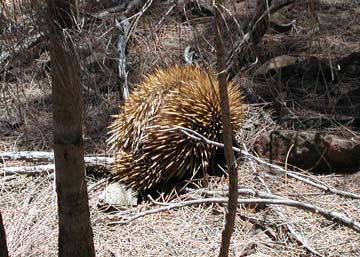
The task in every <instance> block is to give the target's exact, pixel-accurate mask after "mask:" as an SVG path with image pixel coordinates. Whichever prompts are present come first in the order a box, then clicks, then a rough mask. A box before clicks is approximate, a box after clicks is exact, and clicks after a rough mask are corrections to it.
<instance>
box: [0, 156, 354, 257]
mask: <svg viewBox="0 0 360 257" xmlns="http://www.w3.org/2000/svg"><path fill="white" fill-rule="evenodd" d="M256 169H257V171H258V172H259V173H260V174H261V175H262V176H263V177H264V178H265V180H266V182H267V184H268V186H270V187H271V188H272V189H273V193H274V194H277V195H281V196H283V197H288V198H292V199H298V200H300V201H304V202H308V203H312V204H315V205H317V206H321V207H324V208H328V209H331V210H334V211H338V212H342V213H344V214H346V215H348V216H349V217H351V218H353V219H355V220H360V201H359V200H353V199H344V198H342V197H339V196H335V195H329V194H326V193H324V192H321V191H319V190H316V189H314V188H312V187H310V186H307V185H304V184H303V183H301V182H298V181H295V180H293V179H290V178H286V177H283V176H271V177H270V176H269V173H267V169H266V168H264V167H261V166H256ZM250 170H251V169H250V167H249V163H247V162H246V163H243V165H242V166H241V170H239V174H240V176H239V178H240V185H242V186H243V187H244V185H246V186H245V187H246V188H257V189H259V190H263V188H262V186H261V185H260V183H259V182H258V181H257V180H256V179H255V178H254V174H253V173H252V172H251V171H250ZM266 174H267V176H266ZM2 179H4V178H2ZM316 179H318V180H321V181H322V182H323V183H326V184H327V185H329V186H333V187H336V188H338V189H346V190H349V191H353V192H356V193H360V179H359V177H358V178H357V179H354V180H353V181H350V180H348V181H346V178H345V177H341V176H335V175H331V176H330V175H328V176H322V177H319V176H317V177H316ZM92 183H94V182H89V184H90V185H91V184H92ZM226 184H227V183H225V181H217V182H213V183H211V184H210V186H209V188H212V189H215V188H218V189H221V188H223V187H224V186H225V187H226ZM100 193H101V189H98V190H95V191H90V209H91V219H92V225H93V230H94V239H95V248H96V251H97V256H114V255H112V254H115V256H215V255H216V254H217V253H218V249H219V243H220V238H221V231H222V228H223V222H224V211H225V208H224V206H221V205H219V204H208V205H199V206H191V207H183V208H179V209H176V210H171V211H167V212H161V213H157V214H152V215H148V216H144V217H142V218H139V219H137V220H135V221H133V222H131V223H129V224H126V225H110V223H111V222H113V221H116V220H123V219H125V218H127V217H128V216H129V215H130V214H132V215H134V214H135V213H137V212H140V211H143V210H145V209H152V208H158V207H159V206H154V205H153V204H152V203H150V202H146V203H143V204H141V205H139V206H136V207H123V208H121V209H120V210H119V211H118V212H113V213H106V212H103V211H100V210H99V209H98V208H97V203H98V196H99V194H100ZM202 197H203V195H201V193H200V191H192V192H189V193H186V194H183V195H181V196H178V197H173V199H172V202H178V201H185V200H186V199H194V198H202ZM0 199H1V200H0V205H1V206H2V214H3V217H4V223H5V228H6V232H7V235H8V244H9V249H10V253H11V256H56V254H57V241H56V240H57V239H56V238H57V217H56V216H57V215H56V210H57V209H56V199H55V191H54V183H53V176H52V175H48V176H41V177H24V176H15V177H14V178H13V179H12V180H7V181H6V182H5V183H3V186H2V188H1V197H0ZM159 201H161V199H159ZM282 211H283V213H284V215H285V217H286V220H284V219H282V218H280V217H279V216H278V215H277V214H276V212H274V210H273V209H272V207H271V206H266V207H265V206H240V207H239V211H238V217H237V220H236V227H235V232H234V236H233V239H232V245H231V256H239V254H240V253H241V252H243V251H244V249H245V248H249V247H250V248H253V251H254V252H257V253H264V254H268V255H269V256H304V255H307V251H306V250H305V249H304V248H303V247H302V246H301V245H299V244H298V243H297V242H296V241H294V240H293V238H292V236H291V235H290V234H289V232H288V231H287V230H286V229H285V228H284V227H283V225H284V224H291V225H293V226H294V227H295V228H296V229H297V230H298V231H299V233H300V234H301V235H302V236H303V238H304V239H306V241H307V242H308V244H309V245H310V246H311V247H313V248H314V249H315V250H317V251H318V252H320V253H321V254H322V255H323V256H358V255H359V254H360V248H359V246H360V236H359V235H358V234H356V233H355V232H354V231H352V230H350V229H349V228H345V227H343V226H340V225H337V224H336V223H333V222H331V221H328V220H326V219H324V218H322V217H321V216H318V215H315V214H310V213H307V212H304V211H301V210H298V209H295V208H282Z"/></svg>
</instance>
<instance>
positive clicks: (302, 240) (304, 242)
mask: <svg viewBox="0 0 360 257" xmlns="http://www.w3.org/2000/svg"><path fill="white" fill-rule="evenodd" d="M243 149H244V151H245V152H247V153H248V154H249V152H248V150H247V147H246V145H245V144H243ZM248 160H249V163H250V165H251V167H252V170H253V172H254V174H255V176H256V178H257V179H258V180H259V181H260V183H261V184H262V185H263V186H264V187H265V189H266V191H267V193H268V194H270V195H271V194H272V192H271V190H270V188H269V186H268V185H267V184H266V182H265V180H264V179H263V178H262V177H261V176H260V175H259V173H258V172H257V171H256V169H255V166H254V163H253V160H252V159H251V158H249V157H248ZM268 194H267V195H268ZM260 197H261V196H260ZM274 211H275V212H276V213H277V215H278V216H279V217H281V218H282V220H283V221H284V224H285V226H286V228H287V230H288V231H289V232H290V234H291V235H292V236H293V237H294V238H295V240H296V241H298V242H299V243H300V244H301V245H302V246H304V247H305V248H306V249H307V250H308V251H309V252H311V253H313V254H315V255H317V256H322V255H321V254H320V253H319V252H317V251H316V250H315V249H313V248H312V247H311V246H309V244H308V243H307V240H306V239H305V238H303V237H302V236H301V235H300V234H299V233H298V232H297V230H296V229H295V228H294V227H293V226H292V225H291V224H288V223H286V222H285V221H286V217H285V215H284V213H283V211H282V209H281V207H278V206H274Z"/></svg>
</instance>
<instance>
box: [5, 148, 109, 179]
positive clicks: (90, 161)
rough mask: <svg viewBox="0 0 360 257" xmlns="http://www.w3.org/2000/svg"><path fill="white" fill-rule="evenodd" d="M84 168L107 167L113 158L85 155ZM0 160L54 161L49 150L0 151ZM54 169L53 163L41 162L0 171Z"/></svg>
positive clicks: (35, 172)
mask: <svg viewBox="0 0 360 257" xmlns="http://www.w3.org/2000/svg"><path fill="white" fill-rule="evenodd" d="M84 160H85V167H86V168H92V169H93V168H99V167H100V168H105V169H108V168H109V167H110V166H111V164H112V163H114V158H112V157H103V156H99V157H93V156H85V158H84ZM0 161H2V162H5V161H26V162H32V163H36V162H54V154H53V153H51V152H41V151H33V152H31V151H23V152H2V153H0ZM54 169H55V166H54V164H41V165H33V166H16V167H3V168H0V173H2V174H6V175H14V174H17V175H42V174H46V173H52V172H53V171H54Z"/></svg>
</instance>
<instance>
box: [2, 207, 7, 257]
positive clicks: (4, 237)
mask: <svg viewBox="0 0 360 257" xmlns="http://www.w3.org/2000/svg"><path fill="white" fill-rule="evenodd" d="M0 257H9V253H8V249H7V244H6V234H5V227H4V223H3V220H2V216H1V212H0Z"/></svg>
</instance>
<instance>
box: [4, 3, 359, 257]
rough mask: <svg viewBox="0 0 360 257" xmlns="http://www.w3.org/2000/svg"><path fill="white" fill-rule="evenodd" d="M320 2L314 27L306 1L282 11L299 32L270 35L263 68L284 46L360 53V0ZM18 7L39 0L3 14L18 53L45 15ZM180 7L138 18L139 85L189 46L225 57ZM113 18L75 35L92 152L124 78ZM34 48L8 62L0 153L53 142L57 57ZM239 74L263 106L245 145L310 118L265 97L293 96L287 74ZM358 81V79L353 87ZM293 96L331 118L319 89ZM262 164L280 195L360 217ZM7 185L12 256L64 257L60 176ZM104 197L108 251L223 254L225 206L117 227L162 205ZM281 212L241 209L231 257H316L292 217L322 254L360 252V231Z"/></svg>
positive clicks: (102, 241) (350, 203)
mask: <svg viewBox="0 0 360 257" xmlns="http://www.w3.org/2000/svg"><path fill="white" fill-rule="evenodd" d="M84 2H87V1H84ZM89 2H90V1H89ZM93 2H94V1H93ZM252 2H255V1H248V0H246V1H243V2H240V3H236V5H233V4H229V3H227V4H228V6H227V7H228V8H229V11H230V12H231V13H233V14H234V16H236V17H239V18H240V19H239V20H241V21H242V19H244V20H246V17H245V16H247V15H248V14H249V13H250V12H251V10H252V8H253V6H252ZM321 2H322V4H320V5H319V6H318V8H317V10H316V11H317V14H318V16H319V18H320V20H321V21H322V22H321V24H320V31H319V32H317V33H308V32H309V31H311V29H312V27H313V26H314V23H313V20H312V16H311V14H310V13H309V11H308V9H307V7H306V6H301V4H299V5H298V6H296V7H294V9H288V10H285V11H284V12H282V14H281V17H282V18H284V19H285V20H291V19H295V18H296V19H297V22H296V24H297V26H296V29H295V30H294V31H291V32H289V33H288V34H267V35H265V37H264V40H263V42H262V43H261V44H260V45H259V47H258V49H256V51H258V52H257V53H258V56H259V60H260V63H259V66H260V65H261V64H263V63H264V62H265V61H267V60H269V59H270V58H272V57H275V56H278V55H283V54H295V55H299V56H303V57H309V56H317V57H326V58H337V57H342V56H345V55H347V54H349V53H350V52H352V51H359V44H358V42H359V25H358V23H357V21H358V20H359V19H358V18H359V16H360V13H359V10H360V6H359V4H357V3H356V1H341V3H340V2H337V3H336V4H334V5H332V6H330V7H329V8H327V6H326V5H327V4H328V2H329V1H321ZM332 2H333V1H332ZM13 3H26V4H27V5H30V6H31V3H32V1H20V0H18V1H6V2H5V1H3V3H2V4H8V6H9V8H7V9H6V10H5V9H4V10H2V12H3V13H2V14H3V16H4V17H6V21H5V23H4V24H5V25H4V26H5V27H6V28H10V27H11V28H12V29H8V30H4V31H1V34H0V40H2V41H1V42H2V45H1V50H2V51H10V53H14V49H13V46H14V45H15V44H16V42H20V41H21V40H22V39H23V38H24V37H26V35H29V33H34V32H36V29H38V28H41V26H39V24H38V23H37V21H36V16H35V17H33V16H31V15H30V14H31V12H29V10H31V8H30V7H29V8H28V9H26V8H25V9H26V10H27V12H25V9H24V8H23V9H21V8H20V6H21V4H15V5H13ZM96 7H97V5H96V4H93V3H92V4H91V5H90V4H89V6H87V5H86V4H85V7H84V8H85V9H86V11H89V12H91V11H95V10H93V9H92V8H95V9H96ZM248 7H249V8H248ZM32 8H33V9H34V8H35V7H34V6H33V7H32ZM169 8H170V6H168V5H166V4H164V3H160V4H158V5H155V6H153V8H150V9H149V10H148V12H146V13H145V14H144V15H143V17H141V18H140V19H139V23H138V24H137V26H136V27H135V30H134V32H133V33H132V35H131V38H130V41H129V46H128V55H127V58H128V62H129V63H128V64H129V68H130V73H129V82H130V83H131V85H132V86H134V85H135V84H136V83H137V82H139V81H141V79H142V76H143V75H144V74H145V73H147V72H151V71H152V70H154V68H155V67H157V66H160V67H161V66H168V65H171V64H174V63H177V64H183V63H184V61H183V59H184V58H183V51H184V49H185V47H186V46H188V45H191V46H193V47H198V49H200V51H201V58H200V62H201V63H202V64H203V65H205V66H209V65H213V64H214V63H215V53H214V51H213V48H212V40H213V35H212V32H211V29H212V25H211V18H209V17H195V18H196V19H195V21H194V20H192V21H191V22H188V21H187V20H186V17H187V18H188V19H190V20H191V15H194V14H192V13H190V12H188V13H187V15H184V13H183V10H182V8H180V9H175V10H174V12H172V13H170V14H169V15H167V16H165V17H164V19H161V18H162V17H163V16H164V15H163V14H164V13H166V12H167V10H169ZM35 9H36V8H35ZM244 10H245V11H244ZM10 14H14V15H10ZM114 16H115V15H113V16H112V17H110V16H109V17H108V18H106V19H103V20H101V21H100V20H98V21H96V22H95V21H93V22H91V23H90V24H87V26H85V27H83V28H82V33H81V34H79V35H77V37H74V42H76V44H77V46H78V48H79V57H80V62H81V69H82V75H81V76H82V83H83V85H84V91H83V93H84V94H83V101H84V105H85V108H84V136H85V147H86V152H87V153H88V154H99V153H100V154H104V153H106V152H107V147H106V145H105V140H106V137H107V136H106V133H107V130H106V127H107V125H108V124H110V121H111V114H115V113H117V112H118V104H119V96H118V88H119V85H118V83H119V82H118V80H117V67H116V65H117V63H116V50H115V47H114V45H115V44H114V42H115V40H116V38H117V36H118V31H117V29H116V28H115V27H114V26H113V24H114V21H113V18H114ZM115 17H116V16H115ZM193 18H194V17H193ZM0 19H2V17H0ZM160 21H161V22H160ZM0 22H3V21H2V20H0ZM159 22H160V23H159ZM0 25H1V24H0ZM157 25H158V26H157ZM34 28H35V29H34ZM236 29H237V28H236V26H235V27H234V24H233V23H231V22H230V21H229V30H228V31H227V34H228V36H229V37H230V39H229V40H228V41H227V42H226V43H228V44H229V45H231V44H232V43H233V42H234V41H236V35H237V34H236V33H234V32H233V31H236ZM3 42H4V44H3ZM31 49H32V50H31V51H25V50H24V51H21V52H20V53H18V54H16V55H14V56H13V58H11V59H10V60H9V61H8V62H6V65H5V66H4V68H1V74H0V109H1V112H0V151H10V150H13V151H19V150H50V149H51V142H52V136H51V126H52V124H51V86H50V75H49V55H48V52H47V50H46V49H45V48H43V47H42V46H41V44H40V45H36V46H34V47H32V48H31ZM235 79H236V80H237V81H238V82H239V83H240V84H241V85H242V87H243V89H244V91H245V92H246V95H247V96H249V98H251V97H257V98H256V100H254V101H253V99H250V101H252V102H256V101H257V103H254V104H251V105H250V107H249V112H248V113H247V122H246V124H245V125H244V128H243V130H242V131H240V132H238V134H237V136H238V138H239V140H240V141H243V142H245V143H246V144H247V145H248V147H249V148H251V146H252V143H253V142H254V141H255V139H256V137H257V136H258V135H259V133H260V132H261V131H265V130H268V129H270V128H276V127H278V126H280V125H281V126H289V127H294V128H295V129H298V128H299V127H301V126H303V122H302V121H301V123H300V125H301V126H299V125H294V124H292V123H291V124H290V125H289V124H286V123H283V124H280V125H279V123H276V122H275V120H274V117H273V115H272V114H273V112H274V110H273V109H272V108H271V107H272V106H273V105H272V102H271V100H269V99H265V100H264V98H262V96H263V95H260V94H258V93H259V92H263V90H265V89H266V88H267V90H269V89H271V90H272V91H275V93H277V94H278V95H283V93H284V92H288V91H287V90H288V88H287V87H288V85H279V84H278V83H277V81H276V82H274V81H271V80H268V81H265V82H264V83H259V82H256V81H254V80H253V74H252V71H249V72H246V73H244V74H241V75H239V76H237V77H235ZM357 82H358V81H356V80H354V81H352V82H351V83H354V84H355V83H357ZM314 85H315V86H316V85H317V84H316V83H314ZM326 93H328V92H325V93H324V95H321V97H323V98H319V99H324V98H326V97H327V96H326ZM284 96H286V97H288V98H287V100H288V105H287V107H286V109H285V110H286V111H289V113H293V114H294V113H295V114H296V117H297V118H299V117H301V115H303V117H309V116H314V117H325V118H324V119H326V118H328V116H326V115H325V114H321V113H319V112H318V110H317V109H315V110H314V109H311V108H309V109H307V108H308V105H309V104H312V103H315V104H316V103H317V104H319V101H317V100H316V101H314V99H317V98H315V97H318V96H313V95H310V94H306V95H302V98H296V99H292V98H289V96H291V97H293V95H284ZM293 103H296V104H298V103H300V104H299V105H293ZM320 107H321V104H320ZM275 116H276V115H275ZM320 119H321V118H320ZM330 123H331V126H330V127H327V128H325V129H327V130H336V129H338V130H341V131H343V133H344V135H352V136H354V135H356V133H358V132H356V131H355V132H353V131H350V132H349V129H348V128H347V124H341V126H339V127H336V126H335V125H338V124H337V123H336V124H334V122H333V121H331V122H330ZM322 125H323V124H322ZM344 127H346V130H347V132H346V133H345V132H344V131H345V130H344ZM349 127H350V128H351V126H349ZM317 128H318V127H317ZM352 129H353V128H352ZM250 150H251V149H250ZM5 165H7V164H6V163H1V162H0V168H1V167H2V166H5ZM255 168H256V170H257V171H258V172H259V173H260V174H261V175H262V176H263V177H264V178H265V180H266V182H267V184H268V186H270V187H271V189H272V191H273V193H274V194H275V193H276V194H278V195H282V196H284V197H289V198H293V199H298V200H300V201H304V202H309V203H313V204H315V205H318V206H321V207H324V208H329V209H332V210H336V211H339V212H342V213H345V214H346V215H348V216H349V217H352V218H354V219H356V220H358V221H359V220H360V201H359V200H351V199H345V198H342V197H339V196H335V195H330V194H326V193H324V192H321V191H319V190H318V189H314V188H312V187H310V186H308V185H305V184H303V183H301V182H299V181H296V180H293V179H290V178H286V177H283V176H279V175H276V176H275V175H271V174H272V173H268V172H269V170H268V168H266V167H263V166H258V165H256V166H255ZM240 169H241V170H240V171H239V174H240V176H239V179H240V182H241V184H240V186H243V187H247V188H254V189H258V190H263V188H262V186H261V184H260V183H259V182H258V181H257V180H256V179H255V177H254V174H253V173H252V168H251V167H250V164H249V163H248V162H244V161H243V162H242V165H240ZM309 176H312V177H314V178H316V179H318V180H321V181H322V182H324V183H326V184H328V185H330V186H333V187H335V188H337V189H342V190H346V191H351V192H356V193H360V179H359V176H357V177H356V176H350V175H334V174H332V175H327V176H314V175H309ZM0 183H1V184H0V206H1V212H2V215H3V219H4V223H5V227H6V232H7V237H8V245H9V250H10V254H11V256H13V257H17V256H57V242H56V238H57V214H56V198H55V190H54V183H53V176H52V175H48V176H39V177H25V176H12V177H10V176H1V177H0ZM93 183H95V182H93V181H91V182H89V184H90V185H92V184H93ZM210 186H211V187H219V188H221V187H223V186H226V183H224V181H218V182H216V183H215V182H214V183H213V184H210ZM99 194H100V189H97V190H93V191H91V192H90V194H89V196H90V208H91V216H92V222H93V229H94V238H95V247H96V251H97V256H215V255H217V253H218V249H219V242H220V238H221V230H222V228H223V223H224V206H220V205H218V204H212V205H200V206H192V207H184V208H180V209H176V210H172V211H168V212H163V213H158V214H153V215H149V216H145V217H143V218H140V219H137V220H135V221H133V222H131V223H130V224H127V225H117V226H114V225H109V223H110V221H113V220H114V219H123V218H126V217H127V216H128V214H129V213H137V212H140V211H142V210H145V209H149V208H157V206H154V205H153V204H151V203H148V202H147V203H143V204H142V205H141V206H137V207H133V208H124V209H122V210H120V211H119V212H118V213H117V214H116V213H106V212H103V211H100V210H99V209H98V208H97V201H98V195H99ZM193 197H203V196H201V195H200V193H199V192H191V193H187V194H183V195H181V196H179V197H173V198H172V201H184V200H186V199H189V198H193ZM167 201H169V200H167ZM282 210H283V213H284V215H286V220H283V219H281V218H280V217H279V216H278V215H277V214H276V213H275V212H274V210H273V209H272V207H270V206H266V207H264V206H240V207H239V211H238V217H237V221H236V227H235V232H234V236H233V239H232V245H231V256H240V254H241V253H243V252H244V251H245V250H246V251H249V252H251V251H253V252H257V253H263V254H267V255H268V256H289V257H290V256H310V254H309V253H308V252H307V251H306V250H305V249H304V248H303V247H302V246H301V245H299V244H298V243H297V242H296V241H294V240H293V238H292V237H291V235H290V234H289V232H288V231H287V230H286V229H284V226H283V225H284V224H287V223H289V224H292V225H293V226H294V227H295V228H296V229H297V230H298V231H299V233H300V234H301V235H302V236H303V238H305V239H306V240H307V241H308V243H309V245H310V246H311V247H312V248H314V249H315V250H317V251H318V252H320V253H321V254H322V255H323V256H360V236H359V235H358V234H356V233H355V232H353V231H352V230H350V229H348V228H345V227H343V226H340V225H337V224H335V223H333V222H330V221H328V220H325V219H324V218H322V217H320V216H318V215H314V214H310V213H307V212H304V211H301V210H297V209H294V208H285V207H283V208H282Z"/></svg>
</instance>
